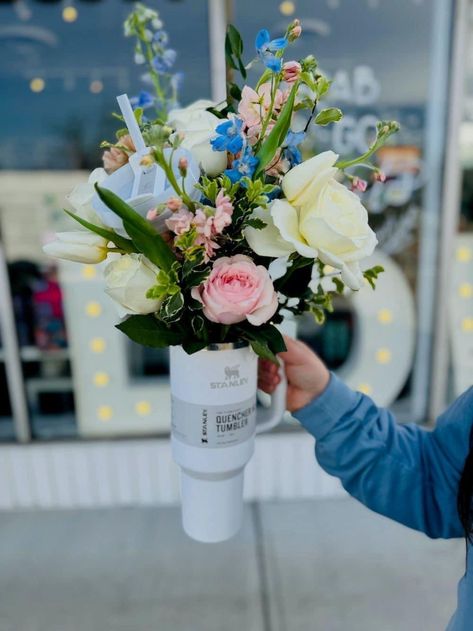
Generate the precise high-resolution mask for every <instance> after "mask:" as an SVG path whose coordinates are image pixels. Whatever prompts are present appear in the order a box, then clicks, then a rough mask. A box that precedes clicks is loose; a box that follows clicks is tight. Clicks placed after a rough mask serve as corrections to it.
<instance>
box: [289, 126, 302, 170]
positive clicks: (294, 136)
mask: <svg viewBox="0 0 473 631" xmlns="http://www.w3.org/2000/svg"><path fill="white" fill-rule="evenodd" d="M305 136H306V134H305V132H304V131H291V130H289V131H288V132H287V136H286V138H285V140H284V157H285V158H287V159H288V160H289V162H290V163H291V166H295V165H296V164H300V163H301V162H302V156H301V152H300V149H299V145H300V144H301V143H302V142H303V141H304V139H305Z"/></svg>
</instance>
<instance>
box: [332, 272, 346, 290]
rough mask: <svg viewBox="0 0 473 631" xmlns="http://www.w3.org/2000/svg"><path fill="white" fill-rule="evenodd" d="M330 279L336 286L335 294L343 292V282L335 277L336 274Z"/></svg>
mask: <svg viewBox="0 0 473 631" xmlns="http://www.w3.org/2000/svg"><path fill="white" fill-rule="evenodd" d="M332 281H333V284H334V285H335V287H336V291H337V294H343V291H344V289H345V283H344V282H343V281H342V280H341V279H340V278H337V277H336V276H335V277H334V278H332Z"/></svg>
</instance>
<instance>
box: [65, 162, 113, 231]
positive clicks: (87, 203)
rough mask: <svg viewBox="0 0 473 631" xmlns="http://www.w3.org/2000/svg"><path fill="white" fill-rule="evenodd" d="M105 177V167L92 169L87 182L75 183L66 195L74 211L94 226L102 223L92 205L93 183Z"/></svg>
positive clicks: (99, 181)
mask: <svg viewBox="0 0 473 631" xmlns="http://www.w3.org/2000/svg"><path fill="white" fill-rule="evenodd" d="M106 178H107V172H106V171H105V169H101V168H99V169H94V170H93V171H92V173H91V174H90V175H89V179H88V181H87V182H81V184H77V186H75V187H74V188H73V189H72V191H71V192H70V193H69V195H66V199H67V201H68V202H69V204H70V205H71V206H72V208H73V209H74V211H75V213H76V214H77V215H78V216H79V217H81V218H82V219H85V220H86V221H89V222H90V223H93V224H94V225H96V226H103V225H104V224H103V222H102V220H101V219H100V217H99V216H98V214H97V213H96V211H95V209H94V207H93V206H92V199H93V197H94V195H95V188H94V184H95V183H97V184H101V183H102V182H103V181H104V180H105V179H106Z"/></svg>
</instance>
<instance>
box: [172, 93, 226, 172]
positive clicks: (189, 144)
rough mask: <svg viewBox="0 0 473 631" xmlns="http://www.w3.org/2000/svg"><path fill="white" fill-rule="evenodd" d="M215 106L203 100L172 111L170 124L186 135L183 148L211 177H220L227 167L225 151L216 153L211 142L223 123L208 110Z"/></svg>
mask: <svg viewBox="0 0 473 631" xmlns="http://www.w3.org/2000/svg"><path fill="white" fill-rule="evenodd" d="M212 105H214V103H212V101H205V100H203V99H201V100H199V101H195V103H191V105H189V106H188V107H185V108H182V109H176V110H171V111H170V112H169V116H168V124H169V125H170V126H171V127H173V128H174V129H175V130H176V131H177V132H179V133H181V134H183V135H184V140H183V141H182V144H181V146H182V147H184V148H185V149H188V150H189V151H190V152H191V153H192V155H193V157H194V159H195V160H196V161H197V162H198V163H199V164H200V165H201V167H202V169H203V170H204V171H205V172H206V173H207V174H208V175H210V176H215V175H219V174H220V173H222V171H223V170H224V169H225V168H226V166H227V154H226V152H225V151H214V150H213V149H212V146H211V144H210V140H211V139H212V138H213V137H214V136H215V128H216V127H217V125H218V124H219V123H220V122H221V121H220V119H219V118H217V117H216V116H215V115H214V114H212V113H211V112H207V110H206V108H207V107H211V106H212Z"/></svg>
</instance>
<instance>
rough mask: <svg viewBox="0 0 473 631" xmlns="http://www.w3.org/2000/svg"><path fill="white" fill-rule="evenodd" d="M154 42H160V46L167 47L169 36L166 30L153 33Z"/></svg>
mask: <svg viewBox="0 0 473 631" xmlns="http://www.w3.org/2000/svg"><path fill="white" fill-rule="evenodd" d="M153 42H154V43H155V44H158V46H161V47H162V48H165V47H166V46H167V44H168V42H169V36H168V34H167V33H166V31H163V30H160V31H156V33H155V34H154V35H153Z"/></svg>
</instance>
